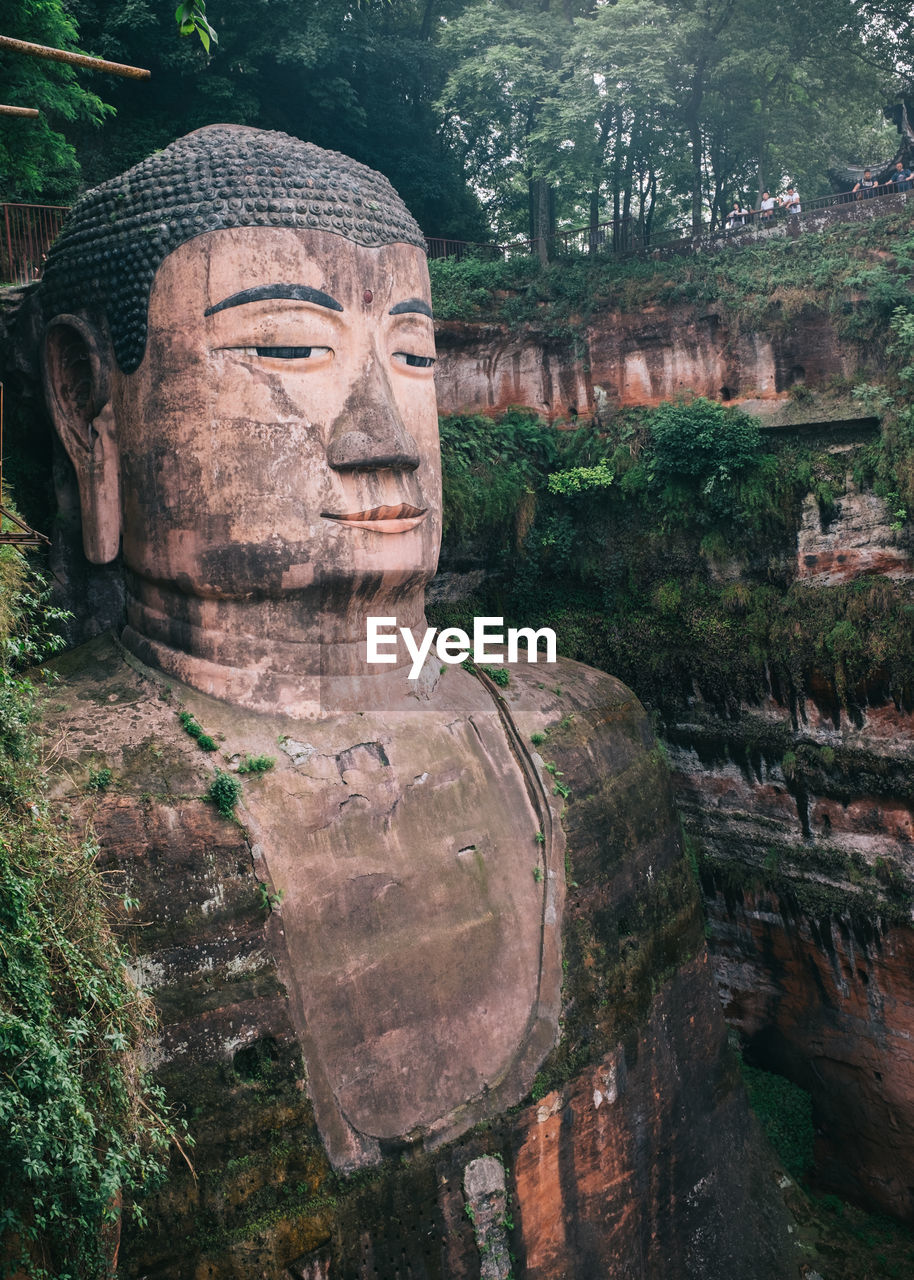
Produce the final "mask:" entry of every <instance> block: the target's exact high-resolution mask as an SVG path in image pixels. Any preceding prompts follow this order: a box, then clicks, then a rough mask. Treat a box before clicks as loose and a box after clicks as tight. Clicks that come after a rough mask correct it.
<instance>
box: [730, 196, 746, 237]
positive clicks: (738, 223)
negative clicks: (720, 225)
mask: <svg viewBox="0 0 914 1280" xmlns="http://www.w3.org/2000/svg"><path fill="white" fill-rule="evenodd" d="M749 216H750V215H749V210H748V209H743V208H741V206H740V203H739V201H738V200H734V201H733V208H732V209H731V210H730V212H729V213H728V214H727V230H728V231H736V230H737V229H738V228H739V227H742V226H744V225H745V222H746V220H747V218H748V217H749Z"/></svg>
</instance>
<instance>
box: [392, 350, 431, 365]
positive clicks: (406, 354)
mask: <svg viewBox="0 0 914 1280" xmlns="http://www.w3.org/2000/svg"><path fill="white" fill-rule="evenodd" d="M394 359H395V360H402V362H403V363H404V364H406V365H409V367H410V369H430V368H431V367H432V365H433V364H434V363H435V357H434V356H414V355H413V354H412V352H411V351H395V352H394Z"/></svg>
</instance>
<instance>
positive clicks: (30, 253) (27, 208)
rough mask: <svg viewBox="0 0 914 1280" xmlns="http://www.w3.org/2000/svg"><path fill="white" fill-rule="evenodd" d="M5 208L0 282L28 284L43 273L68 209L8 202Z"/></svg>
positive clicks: (0, 242) (0, 239)
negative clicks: (49, 251) (46, 259)
mask: <svg viewBox="0 0 914 1280" xmlns="http://www.w3.org/2000/svg"><path fill="white" fill-rule="evenodd" d="M2 208H3V220H2V223H0V281H2V282H3V283H4V284H28V282H29V281H30V280H37V279H38V277H39V276H40V275H41V270H42V267H43V266H44V260H45V258H46V257H47V252H48V249H50V247H51V245H52V243H53V242H54V240H55V239H56V238H57V236H58V235H59V233H60V228H61V225H62V224H63V220H64V218H65V217H66V215H67V213H68V212H69V209H68V207H67V206H66V205H56V204H5V205H3V206H2Z"/></svg>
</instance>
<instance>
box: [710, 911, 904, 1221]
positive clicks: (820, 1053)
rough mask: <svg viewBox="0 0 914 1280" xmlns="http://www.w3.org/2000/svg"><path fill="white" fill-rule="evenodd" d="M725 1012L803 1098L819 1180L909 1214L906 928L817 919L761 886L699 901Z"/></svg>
mask: <svg viewBox="0 0 914 1280" xmlns="http://www.w3.org/2000/svg"><path fill="white" fill-rule="evenodd" d="M711 911H712V914H711V919H712V926H713V929H714V950H715V961H714V963H715V968H716V971H717V975H718V982H719V985H720V990H721V994H722V996H723V999H724V1009H725V1013H726V1016H727V1018H728V1020H729V1021H730V1022H731V1023H732V1024H733V1025H734V1026H735V1027H737V1028H738V1029H739V1031H740V1033H741V1034H742V1036H743V1037H744V1038H745V1041H746V1044H747V1046H748V1052H749V1054H750V1056H751V1057H752V1058H754V1059H755V1060H757V1061H760V1062H763V1063H764V1064H765V1065H766V1066H768V1067H770V1068H773V1069H776V1070H779V1071H781V1072H783V1073H784V1074H785V1075H788V1076H790V1078H791V1079H793V1080H796V1081H797V1082H798V1083H800V1084H802V1085H803V1087H804V1088H806V1089H808V1090H809V1092H810V1093H811V1094H812V1097H813V1102H814V1122H815V1126H816V1150H815V1159H816V1171H817V1178H818V1179H819V1181H820V1182H821V1183H822V1185H824V1186H826V1187H828V1188H830V1189H832V1190H834V1191H837V1192H838V1193H839V1194H840V1195H843V1196H845V1197H847V1198H848V1199H850V1200H854V1201H857V1202H859V1203H863V1204H867V1205H870V1206H871V1207H873V1208H876V1209H879V1210H881V1211H883V1212H885V1211H887V1212H889V1213H893V1214H896V1215H898V1216H901V1217H904V1218H907V1219H908V1220H911V1219H912V1218H914V1153H912V1148H911V1126H912V1123H914V1047H912V1046H914V988H912V983H911V974H912V972H914V933H912V931H911V929H909V928H897V927H895V928H891V927H889V928H886V927H884V926H883V928H881V929H880V928H876V929H875V930H868V929H865V928H864V929H854V928H853V927H851V926H850V924H848V923H839V922H835V921H831V922H829V923H828V924H827V925H825V926H824V927H821V926H817V925H816V923H815V921H814V920H811V919H809V918H808V917H805V916H803V915H802V914H798V913H797V912H796V910H795V908H793V907H792V906H791V904H789V903H784V902H782V901H781V900H780V899H779V897H778V895H777V894H775V893H772V892H764V891H761V892H757V893H749V892H746V893H744V894H742V895H740V897H739V898H734V896H733V895H725V894H724V893H718V894H717V895H715V896H714V898H713V899H712V900H711Z"/></svg>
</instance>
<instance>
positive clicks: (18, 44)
mask: <svg viewBox="0 0 914 1280" xmlns="http://www.w3.org/2000/svg"><path fill="white" fill-rule="evenodd" d="M4 49H7V50H9V52H10V53H24V54H27V55H28V56H29V57H32V58H50V59H51V60H52V61H53V62H66V63H69V65H70V66H71V67H88V68H89V69H90V71H108V72H110V74H111V75H113V76H126V77H127V78H128V79H130V80H148V79H149V77H150V75H151V72H149V71H145V70H144V69H143V68H142V67H128V66H126V65H125V64H124V63H123V62H106V61H105V59H104V58H90V57H89V55H88V54H86V53H71V52H70V50H69V49H51V48H49V47H48V45H45V44H30V43H29V41H28V40H14V39H13V37H12V36H0V50H4Z"/></svg>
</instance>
